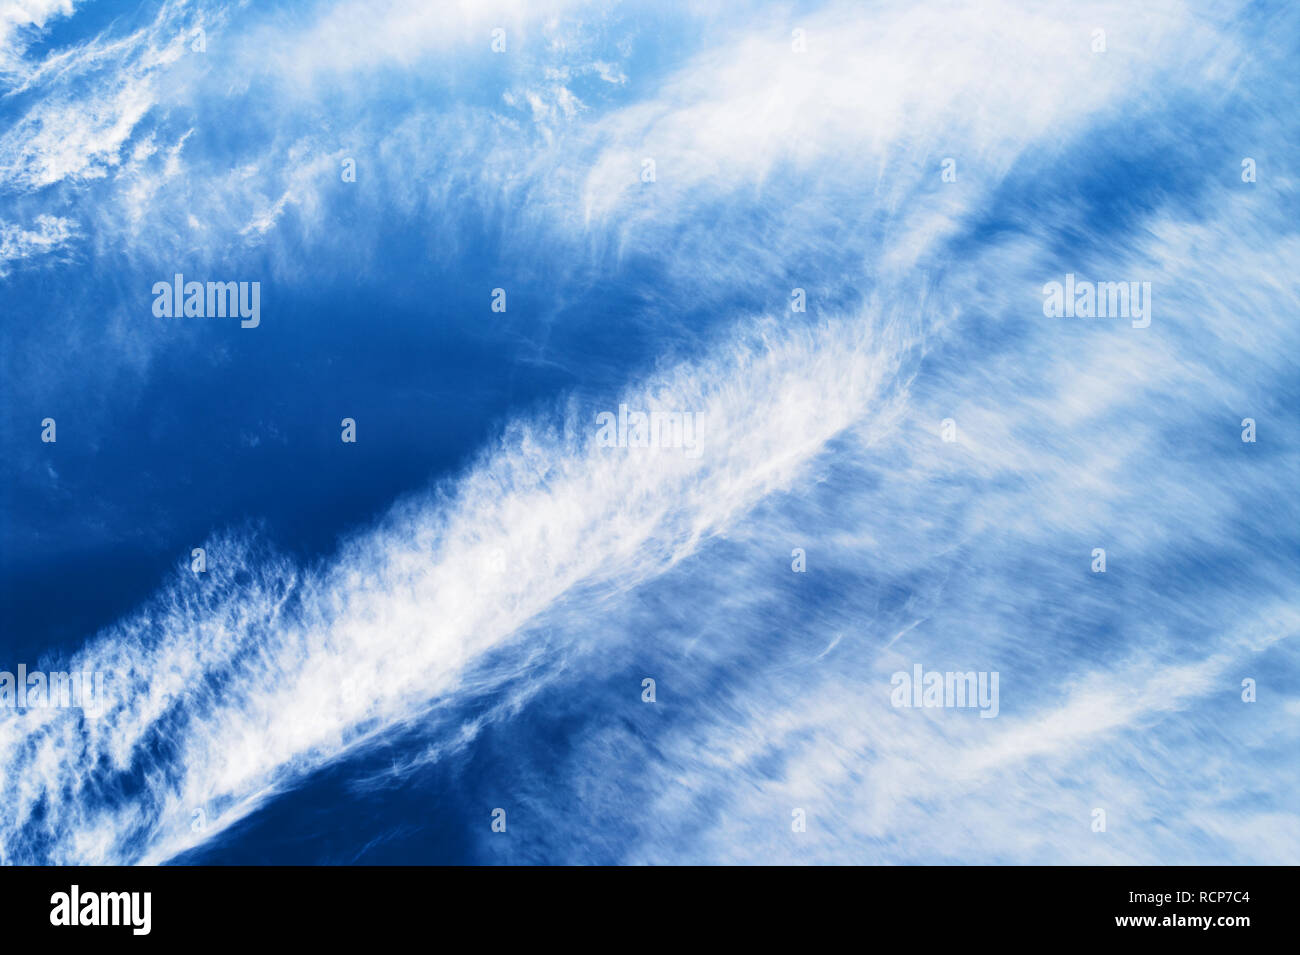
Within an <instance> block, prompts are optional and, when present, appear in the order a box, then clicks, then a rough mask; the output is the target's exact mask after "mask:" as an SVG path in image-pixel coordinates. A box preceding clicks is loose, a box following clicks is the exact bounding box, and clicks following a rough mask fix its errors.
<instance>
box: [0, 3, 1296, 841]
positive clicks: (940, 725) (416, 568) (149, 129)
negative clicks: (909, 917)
mask: <svg viewBox="0 0 1300 955" xmlns="http://www.w3.org/2000/svg"><path fill="white" fill-rule="evenodd" d="M1130 7H1131V5H1129V4H1119V3H1099V4H1092V3H1082V4H1076V5H1071V6H1070V7H1069V8H1068V9H1060V8H1058V5H1054V4H1039V3H1024V2H1011V0H1007V2H988V3H980V4H957V3H937V2H936V3H926V4H920V5H918V4H911V3H890V2H886V3H873V4H856V3H844V4H838V3H829V4H771V3H742V4H735V5H728V9H727V10H725V11H723V10H713V9H709V8H707V7H706V8H700V7H698V6H696V5H688V4H648V3H645V4H638V3H625V4H617V5H607V4H587V3H576V2H575V3H569V2H536V3H496V2H482V3H463V4H456V3H446V4H427V3H417V2H407V0H389V2H383V3H378V4H376V3H367V2H321V3H279V4H220V3H211V4H209V3H188V2H175V3H165V4H161V5H160V4H143V5H136V4H116V3H107V2H87V3H78V2H70V0H63V2H45V0H23V2H19V3H17V4H11V5H10V6H8V7H6V8H4V9H3V10H0V302H2V303H3V309H2V310H0V315H2V318H0V322H2V323H3V324H2V325H0V327H2V328H3V354H2V357H0V361H2V362H3V374H2V376H0V444H2V445H3V449H4V453H3V455H0V489H2V492H3V498H2V499H0V500H2V502H3V507H2V508H0V671H6V670H7V671H16V668H17V667H18V665H19V664H24V665H26V666H27V668H28V669H29V670H36V669H40V670H45V671H57V670H68V669H76V670H85V671H100V672H103V673H105V674H106V677H107V682H108V688H109V690H108V703H107V706H106V709H105V711H104V712H102V713H99V714H97V715H93V716H90V715H87V714H84V713H82V712H81V711H79V710H76V709H59V708H49V709H45V708H28V709H19V708H10V707H0V774H2V778H3V780H4V785H5V788H6V799H4V800H0V861H2V862H32V861H35V862H101V863H139V862H143V863H162V862H185V863H194V862H198V863H212V862H216V863H220V862H266V863H317V862H320V863H349V862H404V863H420V862H462V863H501V862H504V863H534V862H546V863H582V862H602V863H762V862H799V863H843V862H853V863H935V862H943V863H1141V864H1152V863H1171V864H1180V863H1252V862H1282V863H1295V862H1296V861H1297V860H1300V804H1298V802H1297V797H1296V795H1295V794H1296V793H1297V792H1300V760H1297V755H1300V745H1298V742H1300V741H1298V737H1297V733H1298V730H1297V727H1298V726H1300V684H1298V683H1297V675H1298V670H1300V668H1298V666H1297V656H1296V646H1295V638H1296V636H1297V633H1298V632H1300V607H1298V605H1297V598H1298V597H1300V579H1298V577H1297V561H1298V559H1300V521H1298V520H1297V517H1298V516H1300V514H1298V513H1297V510H1298V509H1297V505H1296V500H1295V486H1296V475H1297V465H1298V464H1300V453H1298V452H1300V446H1298V444H1297V434H1298V433H1300V432H1298V431H1297V428H1298V427H1300V420H1298V418H1300V414H1298V413H1297V408H1298V407H1300V374H1298V373H1297V370H1296V359H1297V356H1298V355H1300V340H1298V338H1300V331H1298V330H1297V329H1298V326H1297V324H1296V322H1295V316H1296V314H1297V307H1298V306H1300V283H1298V282H1297V278H1296V275H1297V266H1298V265H1300V236H1297V232H1296V223H1297V221H1300V215H1298V213H1300V202H1298V201H1297V188H1298V185H1297V178H1296V170H1295V165H1294V163H1295V156H1296V155H1297V147H1298V146H1300V121H1298V117H1297V114H1296V110H1295V105H1294V104H1295V103H1296V101H1297V93H1298V92H1300V91H1298V90H1297V85H1298V84H1297V79H1296V77H1295V70H1294V62H1295V57H1296V53H1297V50H1296V47H1297V44H1298V43H1300V15H1298V14H1297V13H1296V11H1295V10H1294V9H1291V8H1288V6H1287V5H1285V4H1258V3H1256V4H1232V3H1229V4H1215V5H1213V6H1209V5H1198V4H1181V3H1166V2H1163V0H1162V2H1159V3H1156V4H1154V5H1147V6H1145V7H1144V8H1143V9H1140V10H1139V9H1130ZM498 30H499V31H502V32H501V33H496V34H494V31H498ZM1098 31H1102V33H1101V36H1100V42H1099V34H1098ZM494 37H497V38H500V37H504V49H503V50H500V51H496V50H494V49H493V43H494ZM497 45H498V46H500V43H499V42H498V43H497ZM1247 159H1249V160H1250V162H1251V168H1252V169H1253V170H1254V172H1255V175H1254V177H1253V181H1247V177H1244V176H1243V169H1244V167H1243V161H1244V160H1247ZM646 160H653V171H654V175H653V178H652V179H648V177H647V174H646V169H647V166H646ZM949 161H951V163H949ZM353 167H354V168H355V173H356V174H355V181H351V180H350V179H349V178H348V177H345V175H344V170H345V169H349V168H353ZM945 168H948V169H951V170H952V171H954V172H955V177H954V176H952V175H949V176H945V175H944V170H945ZM176 273H183V274H184V275H185V276H186V278H187V279H188V280H197V281H222V282H225V281H241V282H258V283H259V287H260V294H261V300H260V301H261V312H260V323H259V324H258V326H257V327H256V328H241V327H240V323H239V321H238V320H237V319H230V318H199V317H194V316H188V317H186V316H181V317H171V318H162V317H158V316H156V315H155V314H154V312H153V303H154V296H153V294H152V292H151V290H152V288H153V285H154V283H155V282H158V281H165V282H169V281H171V279H172V276H173V275H174V274H176ZM1066 275H1075V276H1077V277H1078V278H1079V280H1080V281H1089V282H1125V283H1128V282H1135V283H1138V284H1139V285H1141V284H1142V283H1150V289H1151V291H1150V298H1149V303H1150V312H1149V318H1150V323H1149V325H1146V326H1145V327H1136V326H1139V325H1140V324H1141V323H1139V322H1130V320H1129V319H1128V318H1119V317H1106V318H1082V317H1080V318H1074V317H1071V318H1065V317H1049V316H1048V315H1046V314H1045V312H1044V285H1045V284H1046V283H1049V282H1053V281H1056V282H1064V281H1065V276H1066ZM498 288H499V289H503V290H504V291H505V296H506V307H505V310H504V311H497V310H494V309H493V307H492V303H493V290H494V289H498ZM794 289H802V290H803V297H804V300H805V301H806V309H804V310H802V311H796V310H794V309H793V308H792V301H793V299H792V290H794ZM620 405H627V406H628V407H629V408H631V409H633V410H636V409H642V410H645V411H651V410H660V411H664V412H671V413H679V414H680V413H689V414H692V415H698V421H699V422H700V425H699V434H698V448H697V449H696V450H697V451H698V453H692V454H687V453H684V451H685V449H683V448H650V449H646V448H637V447H605V446H602V444H601V442H600V441H599V440H598V437H597V426H596V421H597V415H599V414H601V413H603V412H609V413H615V414H616V413H617V412H618V410H619V408H620ZM46 418H53V419H55V421H56V422H57V440H56V441H55V442H53V443H49V442H45V441H42V440H41V433H42V424H41V423H42V421H43V420H44V419H46ZM344 418H351V419H353V420H354V421H355V422H356V434H357V440H356V441H355V442H354V443H344V442H343V441H342V440H341V439H340V432H341V421H342V419H344ZM1247 418H1250V419H1253V420H1254V422H1255V428H1256V435H1255V436H1256V440H1255V441H1253V442H1246V441H1243V440H1242V432H1243V427H1244V426H1243V420H1244V419H1247ZM945 421H951V423H952V424H951V428H950V429H949V430H947V431H945V427H944V422H945ZM947 438H952V440H947ZM198 547H201V548H203V549H204V550H205V552H206V554H207V568H206V570H205V571H204V572H203V573H201V574H196V573H194V572H192V570H191V567H190V554H191V551H192V549H193V548H198ZM1096 548H1103V549H1104V550H1105V552H1106V561H1107V563H1106V569H1105V572H1104V573H1097V572H1094V570H1093V565H1094V556H1093V552H1094V549H1096ZM796 549H799V550H801V551H802V552H803V554H804V558H805V559H806V568H801V572H795V570H794V569H793V564H794V563H795V561H794V559H793V558H794V551H795V550H796ZM917 664H920V665H922V666H923V667H924V668H925V669H926V670H928V671H940V672H942V671H956V672H966V671H978V672H981V673H993V672H996V673H998V674H999V675H1000V700H999V710H998V714H997V716H996V718H987V719H986V718H981V717H980V715H979V714H978V713H976V712H974V711H973V710H971V709H962V708H937V709H928V708H910V707H898V706H895V705H893V703H892V702H891V689H892V687H891V675H893V674H895V673H897V672H900V671H901V672H911V670H912V668H913V666H915V665H917ZM646 678H650V679H653V680H654V681H655V687H656V699H655V700H654V702H652V703H651V702H646V701H644V700H643V697H642V681H643V680H645V679H646ZM1247 679H1249V680H1254V681H1255V684H1256V688H1257V698H1256V700H1255V701H1254V702H1245V701H1244V700H1243V698H1242V695H1243V688H1242V681H1243V680H1247ZM498 808H501V809H504V810H505V812H506V817H507V819H508V823H507V828H506V831H505V832H494V831H493V830H492V827H491V822H492V813H493V810H494V809H498ZM1098 809H1101V810H1103V811H1104V813H1105V819H1106V830H1105V831H1104V832H1102V831H1095V821H1096V819H1097V816H1096V810H1098ZM796 810H799V811H802V813H803V815H804V818H805V820H806V829H805V830H804V831H794V830H793V829H792V822H791V820H792V814H793V813H794V812H795V811H796Z"/></svg>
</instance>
